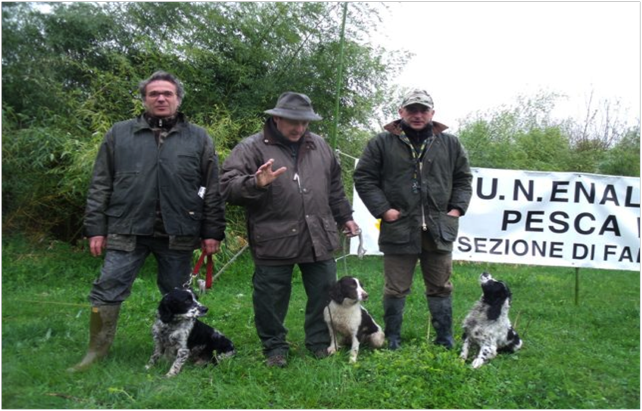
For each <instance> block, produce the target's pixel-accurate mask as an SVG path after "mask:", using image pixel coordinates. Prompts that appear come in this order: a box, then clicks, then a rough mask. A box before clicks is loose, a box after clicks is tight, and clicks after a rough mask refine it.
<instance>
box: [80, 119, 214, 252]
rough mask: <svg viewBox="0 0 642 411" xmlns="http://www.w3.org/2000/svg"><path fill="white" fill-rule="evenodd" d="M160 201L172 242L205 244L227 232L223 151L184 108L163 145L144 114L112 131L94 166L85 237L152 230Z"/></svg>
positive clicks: (117, 239) (113, 237) (118, 238)
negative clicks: (221, 173) (221, 185)
mask: <svg viewBox="0 0 642 411" xmlns="http://www.w3.org/2000/svg"><path fill="white" fill-rule="evenodd" d="M157 204H158V205H159V206H160V211H161V215H162V218H163V223H164V226H165V231H166V232H167V234H168V235H169V236H170V246H171V245H175V247H172V248H176V249H194V248H198V247H199V245H200V240H201V239H215V240H222V239H223V238H224V237H225V208H224V206H225V203H224V201H223V199H222V196H221V194H220V192H219V187H218V157H217V155H216V152H215V150H214V145H213V143H212V139H211V138H210V137H209V135H208V134H207V132H206V131H205V130H204V129H203V128H201V127H198V126H196V125H193V124H190V123H188V122H187V121H185V118H184V116H183V115H182V114H179V120H178V122H177V123H176V125H175V126H174V127H173V128H172V129H171V130H170V132H169V134H168V135H167V137H165V139H164V140H163V142H162V144H161V145H160V147H159V145H158V144H157V142H156V138H155V137H154V133H153V131H152V129H151V127H150V126H149V124H148V123H147V121H146V120H145V119H144V117H143V116H142V115H141V116H139V117H137V118H135V119H131V120H127V121H122V122H119V123H116V124H114V126H113V127H112V128H111V129H110V130H109V131H108V132H107V134H106V135H105V137H104V139H103V142H102V144H101V145H100V148H99V150H98V155H97V157H96V163H95V165H94V171H93V176H92V180H91V185H90V187H89V194H88V196H87V205H86V209H85V222H84V228H85V235H86V236H87V237H93V236H107V237H108V239H107V244H108V247H110V243H111V247H110V248H116V249H118V248H119V246H118V244H119V243H121V242H122V243H123V247H122V248H125V249H127V248H130V247H131V246H132V243H131V242H129V241H122V240H123V239H127V238H130V237H132V236H139V235H152V234H153V233H154V222H155V219H156V209H157Z"/></svg>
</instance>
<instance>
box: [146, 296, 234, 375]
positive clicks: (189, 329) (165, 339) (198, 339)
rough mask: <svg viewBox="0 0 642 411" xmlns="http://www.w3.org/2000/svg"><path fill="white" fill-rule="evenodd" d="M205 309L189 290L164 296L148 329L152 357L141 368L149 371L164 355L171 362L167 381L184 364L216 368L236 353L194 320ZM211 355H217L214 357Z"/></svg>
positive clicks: (218, 333) (219, 336) (215, 334)
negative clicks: (149, 330)
mask: <svg viewBox="0 0 642 411" xmlns="http://www.w3.org/2000/svg"><path fill="white" fill-rule="evenodd" d="M206 313H207V307H205V306H204V305H202V304H201V303H199V302H198V300H197V297H196V295H195V294H194V293H193V292H192V290H190V289H180V288H176V289H174V290H173V291H171V292H169V293H167V294H166V295H165V296H164V297H163V299H162V300H161V302H160V304H159V306H158V312H157V315H156V321H155V322H154V325H153V326H152V336H153V337H154V353H153V354H152V356H151V358H150V359H149V363H148V364H147V365H146V366H145V368H146V369H148V370H149V369H150V368H151V367H152V366H153V365H154V364H156V362H157V361H158V359H159V358H160V357H161V356H163V355H165V356H166V357H168V358H169V359H170V360H174V362H173V364H172V367H171V368H170V370H169V372H168V373H167V374H166V376H167V377H173V376H175V375H177V374H178V373H179V372H180V371H181V368H182V367H183V365H184V364H185V362H186V361H187V360H191V361H193V362H194V363H196V364H199V365H201V364H208V363H213V364H217V362H218V360H219V359H222V358H225V357H230V356H232V355H234V354H235V353H236V351H235V350H234V345H233V344H232V341H230V340H229V339H228V338H227V337H225V336H224V335H223V334H221V333H220V332H218V331H217V330H215V329H214V328H212V327H210V326H209V325H206V324H204V323H202V322H201V321H199V320H198V317H202V316H204V315H205V314H206ZM214 351H216V352H217V354H218V355H214Z"/></svg>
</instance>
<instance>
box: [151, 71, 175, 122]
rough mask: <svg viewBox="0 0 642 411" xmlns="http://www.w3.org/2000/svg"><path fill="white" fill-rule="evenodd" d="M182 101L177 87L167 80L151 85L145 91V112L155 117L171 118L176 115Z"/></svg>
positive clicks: (154, 82) (157, 81) (153, 82)
mask: <svg viewBox="0 0 642 411" xmlns="http://www.w3.org/2000/svg"><path fill="white" fill-rule="evenodd" d="M180 105H181V100H180V99H179V98H178V96H177V95H176V86H175V85H174V83H170V82H169V81H165V80H156V81H152V82H151V83H149V84H148V85H147V87H146V89H145V111H147V112H148V113H149V114H151V115H152V116H154V117H169V116H173V115H174V114H176V112H177V111H178V106H180Z"/></svg>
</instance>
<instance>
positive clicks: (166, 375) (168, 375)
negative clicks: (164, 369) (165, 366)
mask: <svg viewBox="0 0 642 411" xmlns="http://www.w3.org/2000/svg"><path fill="white" fill-rule="evenodd" d="M175 376H176V373H175V372H172V371H170V372H168V373H167V374H165V378H172V377H175Z"/></svg>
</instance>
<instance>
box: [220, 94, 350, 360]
mask: <svg viewBox="0 0 642 411" xmlns="http://www.w3.org/2000/svg"><path fill="white" fill-rule="evenodd" d="M265 113H267V114H270V115H271V117H269V118H268V119H267V121H266V122H265V125H264V126H263V131H261V132H259V133H257V134H254V135H252V136H250V137H247V138H245V139H243V140H242V141H241V142H240V143H239V144H238V145H237V146H236V147H235V148H234V150H232V152H231V153H230V155H229V156H228V158H227V159H226V160H225V162H224V164H223V169H222V173H221V190H222V193H223V195H224V196H225V198H226V200H227V201H228V202H229V203H230V204H235V205H241V206H244V207H245V212H246V223H247V233H248V239H249V243H250V248H251V251H252V257H253V259H254V266H255V269H254V276H253V279H252V283H253V286H254V292H253V301H254V321H255V325H256V329H257V332H258V335H259V338H260V339H261V343H262V344H263V352H264V354H265V356H266V357H267V365H268V366H277V367H284V366H285V365H286V364H287V354H288V351H289V345H288V343H287V341H286V334H287V329H286V328H285V325H284V321H285V316H286V314H287V311H288V305H289V301H290V294H291V289H292V272H293V269H294V265H295V264H296V265H298V266H299V269H300V270H301V277H302V279H303V285H304V287H305V291H306V294H307V296H308V301H307V305H306V310H305V325H304V329H305V345H306V347H307V348H308V349H309V350H310V351H311V352H312V353H314V354H315V355H316V356H317V357H319V358H322V357H325V356H326V355H327V348H328V346H329V345H330V336H329V334H328V330H327V327H326V325H325V323H324V321H323V308H324V306H325V304H326V303H327V301H326V296H327V288H328V287H329V286H330V285H332V284H333V283H334V282H335V281H336V271H337V270H336V263H335V260H334V257H333V252H334V251H335V250H336V249H337V248H339V233H338V228H340V229H342V230H343V232H344V233H345V234H346V235H347V236H354V235H356V234H358V231H359V227H358V226H357V224H356V223H355V222H354V221H353V220H352V207H351V206H350V203H349V202H348V199H347V197H346V195H345V192H344V190H343V184H342V182H341V168H340V166H339V163H338V162H337V160H336V158H335V156H334V153H333V151H332V149H331V148H330V147H329V146H328V144H327V143H326V142H325V141H324V139H323V138H322V137H320V136H318V135H316V134H314V133H311V132H310V131H308V125H309V123H310V121H318V120H321V117H320V116H318V115H317V114H316V113H315V112H314V110H313V108H312V103H311V102H310V99H309V98H308V96H306V95H304V94H300V93H293V92H285V93H283V94H282V95H281V96H280V97H279V100H278V102H277V105H276V107H275V108H273V109H271V110H267V111H266V112H265Z"/></svg>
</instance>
